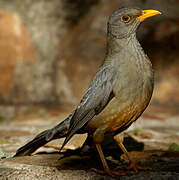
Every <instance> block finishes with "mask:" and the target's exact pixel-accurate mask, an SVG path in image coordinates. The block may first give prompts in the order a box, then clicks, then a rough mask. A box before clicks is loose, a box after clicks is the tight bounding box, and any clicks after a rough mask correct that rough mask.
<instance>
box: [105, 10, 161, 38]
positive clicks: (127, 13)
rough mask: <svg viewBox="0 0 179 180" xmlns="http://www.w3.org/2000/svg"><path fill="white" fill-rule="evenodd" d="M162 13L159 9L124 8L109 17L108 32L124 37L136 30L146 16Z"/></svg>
mask: <svg viewBox="0 0 179 180" xmlns="http://www.w3.org/2000/svg"><path fill="white" fill-rule="evenodd" d="M158 14H161V13H160V12H159V11H157V10H141V9H139V8H122V9H118V10H116V11H114V12H113V13H112V15H111V16H110V17H109V21H108V32H109V33H111V35H113V36H114V37H117V38H124V37H128V36H130V35H131V34H133V33H135V32H136V29H137V27H138V25H139V24H140V23H141V22H142V21H143V20H145V19H146V18H149V17H152V16H155V15H158Z"/></svg>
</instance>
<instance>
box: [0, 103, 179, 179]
mask: <svg viewBox="0 0 179 180" xmlns="http://www.w3.org/2000/svg"><path fill="white" fill-rule="evenodd" d="M69 112H70V111H66V110H60V111H59V110H58V108H53V107H52V108H49V107H48V108H45V107H37V106H36V107H34V106H33V107H31V108H29V109H28V110H26V111H23V112H21V113H18V115H17V116H16V117H15V118H14V119H13V120H12V121H10V122H7V121H6V122H3V121H2V122H1V124H0V157H1V160H0V179H25V180H28V179H43V180H44V179H62V180H66V179H70V180H71V179H73V180H77V179H89V180H93V179H116V178H111V177H109V176H107V175H98V174H96V173H95V172H93V171H91V168H98V169H101V168H102V166H101V162H100V160H99V159H98V158H99V157H98V155H97V153H96V151H95V149H94V151H92V153H86V154H85V155H83V156H82V155H80V154H75V155H71V156H68V157H66V158H63V159H61V160H59V158H60V157H62V156H63V155H62V154H59V153H58V148H59V147H60V145H61V144H62V142H63V139H62V140H55V141H53V142H51V143H49V144H48V145H47V146H44V147H42V148H40V149H39V150H38V151H37V152H36V153H34V155H33V156H26V157H17V158H12V155H13V154H14V153H15V151H16V150H17V149H18V148H19V147H20V146H22V145H24V144H25V143H26V142H28V141H29V140H31V139H32V138H33V137H34V136H35V135H36V134H38V133H39V132H41V131H42V130H45V129H47V128H50V127H53V125H55V124H57V123H58V122H60V121H62V120H63V119H64V118H65V117H66V116H67V115H68V114H69ZM178 118H179V114H178V113H177V111H176V110H173V108H166V107H161V106H150V107H149V108H148V109H147V111H146V112H145V114H144V115H143V116H142V117H141V118H140V119H139V120H138V121H137V122H136V123H135V124H134V125H133V126H132V127H131V128H130V129H129V130H128V131H127V132H126V134H125V136H126V139H127V137H128V138H129V137H130V139H132V140H133V145H132V146H131V145H129V142H128V141H126V143H125V144H126V146H127V148H128V149H130V151H131V152H130V154H131V155H132V157H133V158H134V159H135V160H136V161H137V162H138V163H139V164H142V165H144V166H151V167H152V170H150V171H140V172H138V173H135V172H133V171H131V172H132V173H133V174H132V175H127V176H122V177H117V179H121V180H123V179H124V180H129V179H139V180H140V179H141V180H142V179H155V180H158V179H172V180H175V179H179V146H178V145H179V131H178V129H179V124H178ZM85 138H86V135H76V136H75V137H74V138H73V139H72V140H71V141H70V143H68V144H67V146H66V147H65V148H66V149H71V150H73V149H76V148H78V147H80V146H81V145H82V144H83V142H84V140H85ZM139 144H140V145H142V146H138V145H139ZM143 145H144V146H143ZM137 146H138V147H139V148H138V149H137ZM111 149H112V150H111V151H110V152H111V154H110V152H109V153H108V154H107V157H106V158H107V159H108V163H109V165H110V167H112V169H115V170H117V171H125V169H124V166H125V165H127V160H126V157H125V156H124V155H121V154H120V149H119V148H117V149H116V147H115V148H114V149H113V146H111ZM4 157H6V158H4Z"/></svg>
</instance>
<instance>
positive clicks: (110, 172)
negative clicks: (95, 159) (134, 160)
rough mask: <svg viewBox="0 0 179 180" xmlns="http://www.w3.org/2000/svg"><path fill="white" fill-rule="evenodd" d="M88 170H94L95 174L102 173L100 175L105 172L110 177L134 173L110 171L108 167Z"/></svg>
mask: <svg viewBox="0 0 179 180" xmlns="http://www.w3.org/2000/svg"><path fill="white" fill-rule="evenodd" d="M90 170H91V171H94V172H96V173H97V174H102V175H105V174H107V175H109V176H111V177H116V176H125V175H132V174H134V173H132V172H119V171H111V170H110V169H106V170H99V169H95V168H91V169H90Z"/></svg>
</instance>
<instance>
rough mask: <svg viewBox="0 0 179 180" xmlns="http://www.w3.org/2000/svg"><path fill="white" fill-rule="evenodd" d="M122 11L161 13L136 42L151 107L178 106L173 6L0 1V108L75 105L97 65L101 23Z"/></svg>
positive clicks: (117, 0) (178, 27)
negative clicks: (150, 86)
mask: <svg viewBox="0 0 179 180" xmlns="http://www.w3.org/2000/svg"><path fill="white" fill-rule="evenodd" d="M122 6H123V7H124V6H137V7H141V8H143V9H151V8H152V9H158V10H160V11H161V12H162V13H163V14H162V15H161V16H158V17H155V18H153V19H152V20H148V21H146V22H145V23H143V24H142V25H141V28H140V29H139V32H138V37H139V39H140V41H141V43H142V44H143V47H144V49H145V51H146V52H147V54H149V56H150V57H151V59H152V61H153V63H154V67H155V69H156V72H157V73H156V90H155V92H154V98H153V100H154V101H153V102H157V103H166V102H171V100H174V102H175V104H178V103H179V99H178V98H176V97H178V95H179V92H178V83H177V82H178V77H179V71H178V69H179V68H178V67H179V66H178V62H179V61H178V59H179V53H178V51H177V47H178V43H179V42H178V41H179V40H178V39H179V38H178V36H179V22H178V20H179V14H178V7H179V1H177V0H173V1H170V0H165V1H164V0H158V1H155V0H133V1H129V0H111V1H109V0H97V1H96V0H78V1H72V0H51V1H47V0H38V1H35V0H23V1H22V0H13V1H11V0H6V1H4V0H0V32H1V33H0V104H34V103H48V104H52V103H55V104H57V103H60V104H76V103H77V102H79V99H80V98H81V96H82V93H83V92H84V91H85V89H86V88H87V86H88V84H89V82H90V80H91V79H92V77H93V75H94V74H95V72H96V70H97V68H98V67H99V65H100V64H101V62H102V61H103V58H104V54H105V44H106V22H107V18H108V16H109V15H110V14H111V12H112V11H113V10H115V9H117V8H118V7H122Z"/></svg>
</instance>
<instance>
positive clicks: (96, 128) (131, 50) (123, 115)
mask: <svg viewBox="0 0 179 180" xmlns="http://www.w3.org/2000/svg"><path fill="white" fill-rule="evenodd" d="M159 14H161V12H159V11H158V10H154V9H149V10H142V9H140V8H129V7H128V8H120V9H117V10H115V11H114V12H113V13H112V14H111V16H109V19H108V22H107V43H106V54H105V57H104V61H103V63H102V64H101V66H100V67H99V69H98V71H97V72H96V75H95V76H94V78H93V80H92V81H91V83H90V84H89V87H88V88H87V90H86V92H85V93H84V96H83V97H82V99H81V101H80V103H79V104H78V105H77V107H76V109H75V110H74V111H73V112H72V113H71V114H70V115H69V116H68V117H67V118H66V119H65V120H64V121H62V122H61V123H59V124H58V125H56V126H55V127H53V128H51V129H48V130H45V131H43V132H42V133H40V134H39V135H37V136H36V137H35V138H34V139H33V140H32V141H30V142H29V143H27V144H26V145H24V146H23V147H21V148H19V149H18V150H17V152H16V154H15V155H14V157H16V156H25V155H31V154H32V153H33V152H34V151H35V150H36V149H38V148H39V147H41V146H43V145H44V144H46V143H48V142H50V141H52V140H54V139H59V138H63V137H65V140H64V142H63V144H62V146H61V150H62V149H63V147H64V146H65V145H66V144H67V143H68V141H69V140H70V139H71V138H72V136H73V135H74V134H83V133H88V135H90V136H92V138H93V143H94V145H95V146H96V149H97V151H98V153H99V156H100V159H101V162H102V164H103V168H104V170H96V172H98V173H105V174H108V175H110V176H116V175H119V176H120V175H125V172H116V171H112V170H111V169H110V168H109V166H108V164H107V161H106V159H105V157H104V154H103V151H102V148H101V143H102V142H103V140H105V139H104V137H105V135H106V134H108V133H114V139H115V140H116V141H117V143H118V145H119V147H120V148H121V150H122V151H123V152H124V154H125V155H126V156H127V157H128V159H129V161H130V165H129V168H131V169H134V170H138V169H140V166H138V165H137V164H136V163H135V161H134V160H133V159H132V157H131V156H130V154H129V153H128V151H127V150H126V148H125V147H124V145H123V142H122V136H121V133H123V131H124V130H126V129H127V128H128V127H129V126H130V125H131V124H132V123H133V122H135V121H136V120H137V119H138V118H139V117H140V116H141V114H142V113H143V112H144V110H145V109H146V108H147V106H148V104H149V102H150V100H151V97H152V93H153V88H154V70H153V68H152V63H151V61H150V59H149V58H148V56H147V55H146V54H145V52H144V50H143V48H142V47H141V45H140V43H139V41H138V40H137V37H136V31H137V29H138V26H139V25H140V24H141V22H142V21H144V20H145V19H147V18H149V17H152V16H155V15H159Z"/></svg>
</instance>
